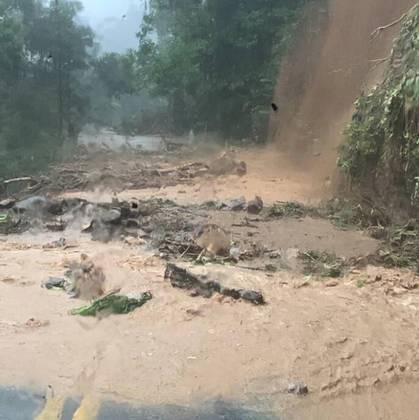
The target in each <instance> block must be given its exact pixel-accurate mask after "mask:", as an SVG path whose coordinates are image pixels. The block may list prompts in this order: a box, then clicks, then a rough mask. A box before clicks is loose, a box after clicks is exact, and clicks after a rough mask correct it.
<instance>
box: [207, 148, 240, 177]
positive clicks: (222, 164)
mask: <svg viewBox="0 0 419 420" xmlns="http://www.w3.org/2000/svg"><path fill="white" fill-rule="evenodd" d="M209 168H210V173H211V174H213V175H226V174H237V175H239V176H243V175H245V174H246V173H247V165H246V162H243V161H237V160H236V157H235V153H234V151H232V150H229V151H225V152H223V153H221V155H220V156H218V157H217V158H216V159H214V160H213V161H212V162H211V164H210V166H209Z"/></svg>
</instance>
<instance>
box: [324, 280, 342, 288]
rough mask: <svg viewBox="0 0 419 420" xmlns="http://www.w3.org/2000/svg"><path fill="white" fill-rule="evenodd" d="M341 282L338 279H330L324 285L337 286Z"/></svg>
mask: <svg viewBox="0 0 419 420" xmlns="http://www.w3.org/2000/svg"><path fill="white" fill-rule="evenodd" d="M338 284H339V282H338V281H337V280H329V281H327V282H326V283H325V284H324V285H325V287H336V286H337V285H338Z"/></svg>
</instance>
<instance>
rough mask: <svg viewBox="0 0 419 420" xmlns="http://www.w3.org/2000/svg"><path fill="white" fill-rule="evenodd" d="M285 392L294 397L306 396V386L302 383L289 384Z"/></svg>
mask: <svg viewBox="0 0 419 420" xmlns="http://www.w3.org/2000/svg"><path fill="white" fill-rule="evenodd" d="M287 392H288V393H289V394H295V395H307V394H308V386H307V385H306V384H305V383H303V382H296V383H290V384H289V385H288V389H287Z"/></svg>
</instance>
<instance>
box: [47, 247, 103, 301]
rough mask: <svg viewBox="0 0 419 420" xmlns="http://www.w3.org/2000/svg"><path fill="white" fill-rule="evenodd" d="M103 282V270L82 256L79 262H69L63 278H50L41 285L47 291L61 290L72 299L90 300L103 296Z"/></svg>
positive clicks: (85, 256)
mask: <svg viewBox="0 0 419 420" xmlns="http://www.w3.org/2000/svg"><path fill="white" fill-rule="evenodd" d="M105 280H106V279H105V274H104V273H103V270H102V269H101V268H100V267H97V266H95V264H94V263H93V261H92V260H90V259H89V257H88V256H87V255H85V254H82V255H81V257H80V262H78V261H72V262H70V264H69V269H68V270H67V271H66V273H65V274H64V277H63V278H61V277H50V278H49V279H48V280H46V281H45V282H44V283H42V287H44V288H46V289H48V290H50V289H63V290H65V291H66V292H67V293H68V294H69V295H70V296H71V297H73V298H79V299H84V300H90V299H96V298H98V297H100V296H102V295H103V294H104V288H105Z"/></svg>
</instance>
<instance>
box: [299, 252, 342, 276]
mask: <svg viewBox="0 0 419 420" xmlns="http://www.w3.org/2000/svg"><path fill="white" fill-rule="evenodd" d="M299 258H300V259H301V260H302V261H303V268H304V274H306V275H311V274H315V275H318V276H321V277H334V278H336V277H341V276H342V275H343V274H344V269H345V261H344V260H343V259H342V258H338V257H336V255H334V254H329V253H328V252H320V251H305V252H301V253H300V254H299Z"/></svg>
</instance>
